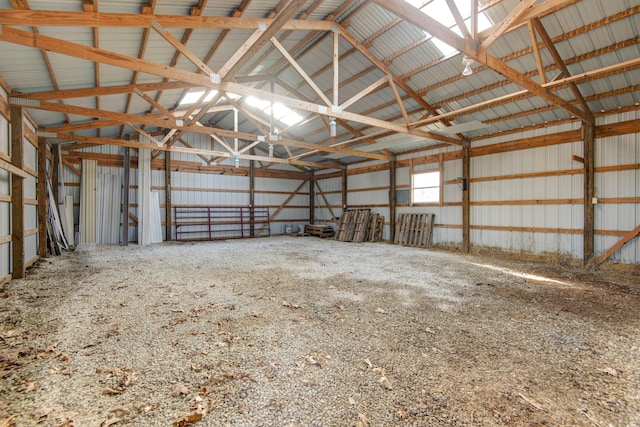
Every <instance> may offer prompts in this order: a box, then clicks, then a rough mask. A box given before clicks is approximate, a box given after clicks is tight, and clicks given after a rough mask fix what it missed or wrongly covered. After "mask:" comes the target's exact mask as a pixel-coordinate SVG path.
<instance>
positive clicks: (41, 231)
mask: <svg viewBox="0 0 640 427" xmlns="http://www.w3.org/2000/svg"><path fill="white" fill-rule="evenodd" d="M48 205H49V204H48V198H47V140H46V139H45V138H42V137H40V138H38V254H39V256H40V258H46V257H47V207H48Z"/></svg>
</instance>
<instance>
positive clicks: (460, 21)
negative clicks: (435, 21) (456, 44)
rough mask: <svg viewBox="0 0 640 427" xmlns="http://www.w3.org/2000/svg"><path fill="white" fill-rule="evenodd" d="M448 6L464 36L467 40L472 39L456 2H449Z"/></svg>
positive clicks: (450, 0)
mask: <svg viewBox="0 0 640 427" xmlns="http://www.w3.org/2000/svg"><path fill="white" fill-rule="evenodd" d="M447 6H449V10H451V14H452V15H453V19H455V21H456V25H457V26H458V28H459V29H460V32H461V33H462V36H463V37H464V38H465V39H467V40H469V39H471V33H469V29H468V28H467V25H466V24H465V23H464V18H463V17H462V15H461V14H460V10H459V9H458V6H457V5H456V2H455V1H454V0H447Z"/></svg>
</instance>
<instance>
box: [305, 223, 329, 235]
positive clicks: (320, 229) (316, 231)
mask: <svg viewBox="0 0 640 427" xmlns="http://www.w3.org/2000/svg"><path fill="white" fill-rule="evenodd" d="M304 234H308V235H310V236H316V237H320V238H322V239H325V238H327V237H333V236H334V235H335V234H336V232H335V231H334V230H333V227H332V226H330V225H310V224H307V225H305V226H304Z"/></svg>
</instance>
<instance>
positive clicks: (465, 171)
mask: <svg viewBox="0 0 640 427" xmlns="http://www.w3.org/2000/svg"><path fill="white" fill-rule="evenodd" d="M470 175H471V149H470V148H469V147H463V148H462V252H463V253H469V251H470V250H471V234H470V228H471V203H470V200H471V198H470V184H471V176H470Z"/></svg>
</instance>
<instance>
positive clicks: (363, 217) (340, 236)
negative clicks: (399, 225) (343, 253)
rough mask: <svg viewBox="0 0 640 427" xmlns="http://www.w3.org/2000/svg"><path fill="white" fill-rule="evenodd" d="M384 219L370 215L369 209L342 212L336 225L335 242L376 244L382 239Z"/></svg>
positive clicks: (377, 215) (378, 215)
mask: <svg viewBox="0 0 640 427" xmlns="http://www.w3.org/2000/svg"><path fill="white" fill-rule="evenodd" d="M383 227H384V217H383V216H381V215H380V214H372V213H371V210H370V209H353V210H347V211H345V212H343V214H342V217H341V218H340V222H339V223H338V232H337V233H336V240H340V241H341V242H356V243H362V242H377V241H379V240H381V239H382V229H383Z"/></svg>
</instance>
